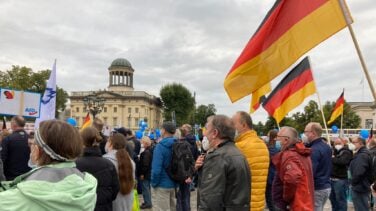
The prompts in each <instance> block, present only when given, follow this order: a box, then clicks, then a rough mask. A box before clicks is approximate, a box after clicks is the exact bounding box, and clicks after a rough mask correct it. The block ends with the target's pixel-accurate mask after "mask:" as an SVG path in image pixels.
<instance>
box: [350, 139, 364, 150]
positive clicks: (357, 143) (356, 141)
mask: <svg viewBox="0 0 376 211" xmlns="http://www.w3.org/2000/svg"><path fill="white" fill-rule="evenodd" d="M352 143H353V144H354V146H355V151H358V150H359V149H360V148H361V147H363V146H365V145H366V140H365V139H363V138H362V137H360V136H358V137H356V138H355V139H354V140H353V141H352Z"/></svg>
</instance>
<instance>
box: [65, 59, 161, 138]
mask: <svg viewBox="0 0 376 211" xmlns="http://www.w3.org/2000/svg"><path fill="white" fill-rule="evenodd" d="M108 74H109V86H108V89H107V90H99V91H74V92H71V94H70V96H69V99H70V116H71V117H72V118H75V119H76V121H77V124H78V126H81V125H82V123H83V121H84V119H85V116H86V114H87V111H86V110H85V108H84V103H83V99H84V97H85V96H88V95H95V96H97V97H101V98H104V99H105V100H106V101H105V105H104V108H103V110H102V112H101V113H100V114H98V115H97V116H96V117H98V118H100V119H102V120H103V121H104V123H105V125H107V126H110V127H112V128H114V127H120V126H122V127H126V128H131V129H132V130H133V131H135V130H137V129H138V128H139V127H138V122H139V121H140V120H142V119H143V120H145V121H146V122H147V123H148V127H149V128H158V127H159V126H160V125H161V122H162V102H161V100H160V98H158V97H156V96H153V95H150V94H148V93H147V92H145V91H134V88H133V74H134V69H133V68H132V65H131V63H130V62H129V61H128V60H126V59H123V58H118V59H115V60H114V61H113V62H112V63H111V66H110V67H109V68H108ZM91 118H92V117H91Z"/></svg>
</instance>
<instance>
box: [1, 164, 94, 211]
mask: <svg viewBox="0 0 376 211" xmlns="http://www.w3.org/2000/svg"><path fill="white" fill-rule="evenodd" d="M2 188H3V189H6V190H5V191H3V192H0V211H6V210H12V211H13V210H30V211H34V210H35V211H40V210H63V211H68V210H69V211H74V210H80V211H82V210H84V211H86V210H94V207H95V202H96V188H97V180H96V179H95V178H94V177H93V176H92V175H90V174H88V173H81V172H80V171H78V170H77V169H76V168H75V163H74V162H65V163H59V164H53V165H47V166H43V167H38V168H35V169H33V170H31V171H30V172H28V173H26V174H23V175H21V176H19V177H17V178H15V179H14V180H13V181H12V182H3V183H2Z"/></svg>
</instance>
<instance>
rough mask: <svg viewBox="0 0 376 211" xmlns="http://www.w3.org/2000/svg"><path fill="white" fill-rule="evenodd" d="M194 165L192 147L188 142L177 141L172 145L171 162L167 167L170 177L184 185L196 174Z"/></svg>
mask: <svg viewBox="0 0 376 211" xmlns="http://www.w3.org/2000/svg"><path fill="white" fill-rule="evenodd" d="M194 165H195V160H194V158H193V156H192V152H191V145H190V144H189V143H188V142H186V141H175V143H174V144H173V145H172V155H171V162H170V165H169V166H168V167H167V174H168V176H169V177H170V178H171V179H172V180H173V181H175V182H177V183H184V182H185V180H186V179H187V178H188V177H192V175H193V174H194Z"/></svg>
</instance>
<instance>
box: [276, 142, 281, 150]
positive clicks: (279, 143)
mask: <svg viewBox="0 0 376 211" xmlns="http://www.w3.org/2000/svg"><path fill="white" fill-rule="evenodd" d="M275 148H276V149H277V150H281V141H276V142H275Z"/></svg>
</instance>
